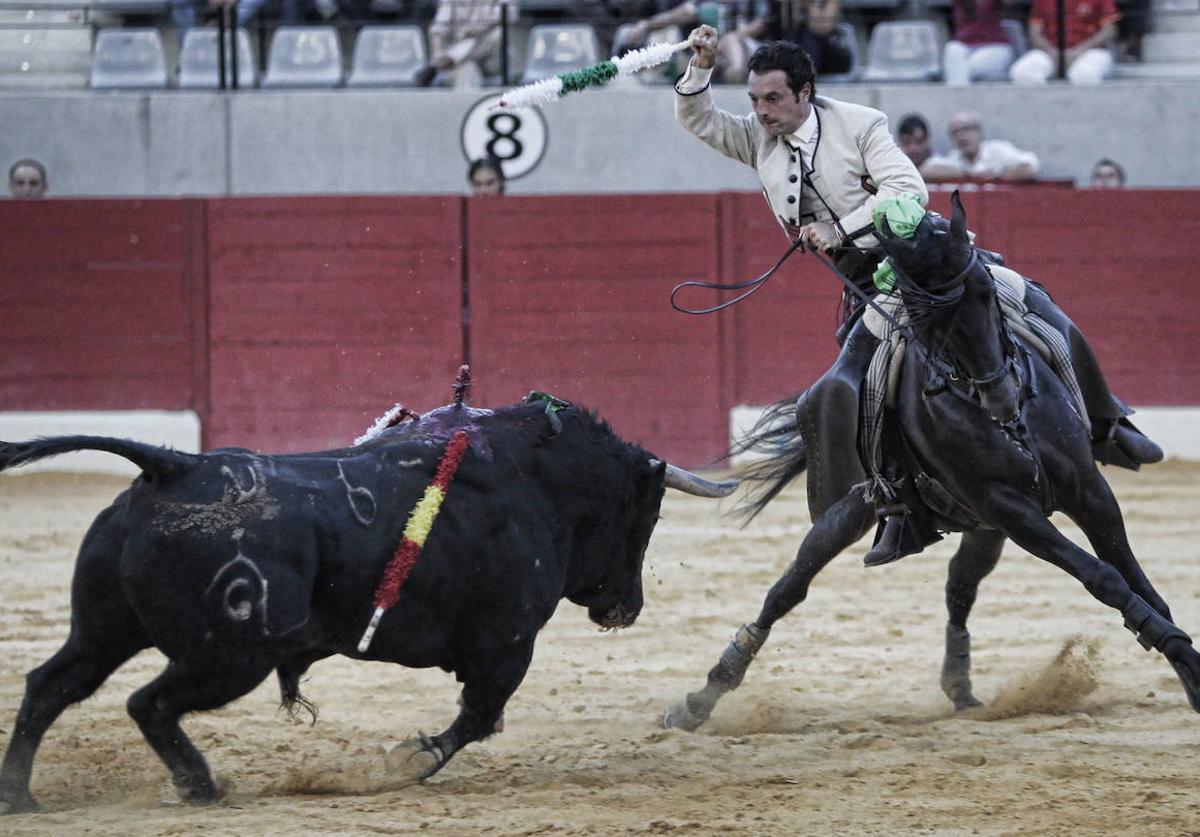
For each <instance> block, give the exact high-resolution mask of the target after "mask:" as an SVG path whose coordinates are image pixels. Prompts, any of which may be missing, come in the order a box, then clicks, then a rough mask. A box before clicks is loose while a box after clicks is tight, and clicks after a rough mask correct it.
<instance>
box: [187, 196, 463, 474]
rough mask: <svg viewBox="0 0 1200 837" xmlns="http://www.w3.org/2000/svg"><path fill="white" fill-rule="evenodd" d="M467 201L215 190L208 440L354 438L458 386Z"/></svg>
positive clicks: (315, 443) (322, 441)
mask: <svg viewBox="0 0 1200 837" xmlns="http://www.w3.org/2000/svg"><path fill="white" fill-rule="evenodd" d="M461 211H462V201H461V200H459V199H457V198H406V199H396V198H366V197H352V198H256V199H239V200H227V201H209V202H208V218H207V221H208V269H209V299H210V321H211V325H210V335H211V337H210V341H209V348H210V381H211V392H210V403H209V409H208V415H207V416H206V417H205V418H206V419H207V420H206V421H205V443H206V444H209V445H228V444H240V445H245V444H250V445H252V446H254V447H257V448H262V449H269V450H279V451H298V450H312V449H315V448H326V447H331V446H340V445H343V444H347V443H348V442H349V441H351V440H352V439H354V438H355V437H356V436H357V435H359V434H360V433H362V432H363V430H364V429H365V428H366V427H367V426H369V425H370V424H371V422H372V421H373V420H374V419H375V417H377V416H378V415H379V414H380V413H382V412H383V411H384V410H385V409H386V408H387V407H389V406H391V405H392V404H393V403H394V402H396V401H400V402H403V403H405V404H409V405H412V406H413V407H414V408H415V409H418V410H424V409H426V408H428V407H430V406H433V405H437V404H444V403H446V402H447V401H448V400H449V398H450V384H451V383H452V382H453V380H454V373H455V371H456V370H457V368H458V364H459V359H460V358H461V356H462V355H461V346H462V329H461V323H460V312H461V308H460V299H461V293H462V263H461V255H460V250H461V248H460V245H461V242H462V221H461Z"/></svg>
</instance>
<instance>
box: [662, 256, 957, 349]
mask: <svg viewBox="0 0 1200 837" xmlns="http://www.w3.org/2000/svg"><path fill="white" fill-rule="evenodd" d="M803 247H804V243H803V242H802V241H801V240H800V239H798V238H797V239H796V240H795V241H793V242H792V245H791V246H790V247H788V249H787V250H786V251H784V254H783V255H782V256H780V257H779V261H777V262H775V266H774V267H772V268H771V269H770V270H768V271H766V272H765V273H761V274H759V275H758V276H756V277H754V278H753V279H749V280H747V281H745V282H736V283H733V284H721V283H718V282H701V281H698V280H695V279H693V280H689V281H687V282H680V283H679V284H678V285H676V286H675V287H674V288H673V289H672V290H671V307H672V308H674V309H675V310H676V311H679V312H680V313H683V314H694V315H700V314H712V313H715V312H717V311H721V310H723V309H725V308H728V307H729V306H731V305H737V304H738V303H739V302H741V301H742V300H744V299H746V298H747V297H749V296H750V295H751V294H753V293H754V292H755V291H757V290H758V289H759V288H761V287H762V286H763V285H765V284H766V283H767V280H768V279H770V278H771V277H772V276H774V275H775V272H776V271H777V270H779V268H780V267H781V266H782V265H783V263H784V262H785V261H787V260H788V258H789V257H790V256H791V255H792V253H794V252H796V251H797V250H800V249H802V248H803ZM834 249H836V250H839V251H845V250H862V251H863V252H878V251H879V250H880V248H878V247H871V248H867V247H836V248H834ZM812 252H813V255H814V256H816V259H817V261H818V262H820V263H821V264H823V265H824V266H825V267H826V268H827V269H828V270H829V272H830V273H832V274H833V275H834V276H836V277H837V279H838V281H839V282H841V283H842V284H843V285H844V286H845V287H846V289H847V290H849V291H850V293H852V294H854V295H855V296H856V297H858V298H859V300H861V301H862V302H863V303H864V304H865V305H869V306H870V307H872V308H874V309H875V311H877V312H878V313H879V316H881V317H883V318H884V319H885V320H887V321H888V322H889V323H891V324H892V325H893V326H895V327H896V328H899V329H903V328H904V326H903V325H902V324H901V322H900V321H899V320H897V319H896V318H895V317H893V316H892V315H891V314H889V313H888V312H887V311H885V310H883V308H882V307H880V305H879V304H878V303H877V302H875V299H874V297H873V296H872V295H871V294H868V293H866V292H865V291H863V290H862V289H861V288H859V287H858V285H856V284H854V282H853V281H852V280H851V279H850V278H849V277H848V276H846V274H844V273H842V271H840V270H838V268H837V265H835V264H834V263H833V262H832V261H831V260H829V259H826V258H822V257H821V255H820V254H819V253H818V252H817V251H816V250H814V251H812ZM964 272H965V271H964ZM684 288H705V289H707V290H710V291H740V290H743V289H745V288H749V290H748V291H746V292H745V293H743V294H739V295H738V296H736V297H734V298H733V299H730V300H726V301H725V302H722V303H721V304H719V305H714V306H712V307H711V308H684V307H683V306H682V305H680V304H679V303H677V302H676V301H675V296H676V294H678V293H679V292H680V291H681V290H683V289H684Z"/></svg>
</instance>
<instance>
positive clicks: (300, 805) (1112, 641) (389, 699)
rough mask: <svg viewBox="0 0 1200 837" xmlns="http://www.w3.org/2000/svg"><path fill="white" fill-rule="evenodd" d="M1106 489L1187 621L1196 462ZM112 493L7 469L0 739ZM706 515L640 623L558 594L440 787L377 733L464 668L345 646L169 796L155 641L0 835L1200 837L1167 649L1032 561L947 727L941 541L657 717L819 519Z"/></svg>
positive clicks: (697, 510) (1198, 617) (845, 576)
mask: <svg viewBox="0 0 1200 837" xmlns="http://www.w3.org/2000/svg"><path fill="white" fill-rule="evenodd" d="M1109 476H1110V479H1112V480H1113V482H1114V485H1115V488H1116V491H1117V494H1118V497H1119V498H1120V499H1121V501H1122V504H1123V506H1124V509H1125V514H1126V522H1127V524H1128V526H1129V530H1130V533H1131V539H1132V542H1133V546H1134V549H1135V550H1136V551H1137V553H1138V554H1139V556H1140V558H1141V560H1142V563H1143V565H1144V566H1145V568H1146V570H1147V572H1148V574H1149V575H1150V578H1151V579H1152V580H1153V581H1154V582H1155V583H1156V584H1157V585H1158V588H1159V590H1160V591H1161V592H1162V593H1163V594H1164V596H1165V597H1166V599H1167V600H1168V602H1169V603H1170V604H1171V606H1172V608H1173V610H1174V614H1175V617H1176V619H1177V621H1178V622H1179V624H1180V625H1181V626H1182V627H1183V628H1184V629H1186V630H1190V631H1192V632H1193V633H1197V632H1200V561H1198V560H1197V557H1198V556H1197V541H1198V536H1200V523H1197V520H1196V515H1197V511H1198V510H1200V466H1197V465H1190V466H1189V465H1179V464H1168V465H1160V466H1157V467H1154V468H1150V469H1148V470H1147V471H1146V472H1145V473H1143V474H1141V475H1134V474H1128V473H1127V472H1117V471H1113V470H1112V469H1109ZM124 484H125V482H124V481H121V480H117V479H113V478H108V477H97V476H89V477H82V476H71V475H48V474H30V475H20V474H17V475H12V476H5V477H3V478H0V591H2V592H0V651H2V654H0V746H3V747H7V745H8V739H9V735H10V734H11V729H12V723H13V718H14V716H15V713H16V710H17V706H18V704H19V703H20V700H21V695H22V693H23V689H24V675H25V673H26V671H28V670H29V669H30V668H32V667H34V666H35V665H37V664H40V663H41V662H42V661H43V660H45V659H46V658H47V657H49V656H50V654H51V653H53V651H54V650H55V649H57V647H58V646H59V644H60V643H61V642H62V640H63V639H64V637H65V636H66V633H67V626H68V617H69V610H68V589H69V582H70V575H71V568H72V564H73V560H74V552H75V549H76V547H77V546H78V544H79V541H80V539H81V538H82V536H83V533H84V531H85V529H86V527H87V526H88V524H89V523H90V521H91V519H92V517H93V516H94V514H95V513H96V512H97V511H98V510H99V509H100V508H102V507H103V506H104V505H105V504H106V503H107V502H108V501H109V499H111V497H112V496H114V495H115V494H116V493H117V492H118V491H119V490H120V489H121V487H122V486H123V485H124ZM728 506H729V503H728V502H726V503H725V504H724V506H723V507H724V508H728ZM716 509H717V506H716V505H715V504H714V502H713V501H705V500H701V499H697V498H692V497H680V496H676V495H672V496H670V497H669V498H668V500H667V502H666V503H665V504H664V507H663V510H664V511H663V520H662V522H661V523H660V524H659V527H658V530H657V532H656V534H655V536H654V541H653V543H652V544H651V548H650V552H649V554H648V556H647V561H646V577H645V581H646V607H645V610H644V612H643V614H642V617H641V619H640V620H639V621H638V623H637V624H636V625H635V626H634V627H633V628H630V629H629V630H626V631H620V632H617V633H614V634H602V633H599V632H597V630H596V629H595V628H594V627H593V626H592V625H591V624H590V623H588V622H587V620H586V617H585V614H584V613H583V612H582V611H581V610H579V609H577V608H575V607H574V606H572V605H570V604H569V603H566V602H564V603H563V605H562V607H561V608H560V610H559V613H558V614H557V615H556V617H555V618H554V619H553V620H552V621H551V623H550V625H549V626H548V627H547V629H546V630H544V631H543V632H542V635H541V639H540V642H539V645H538V650H537V653H536V655H535V657H534V662H533V666H532V668H531V669H530V671H529V674H528V676H527V677H526V680H525V683H524V684H523V686H522V687H521V689H520V690H519V691H518V692H517V694H516V696H515V697H514V699H513V700H512V702H511V703H510V704H509V707H508V713H507V725H508V728H507V730H506V731H505V732H504V733H503V734H501V735H499V736H496V737H494V738H493V739H491V740H489V741H486V742H483V743H482V744H476V745H473V746H471V747H469V748H468V749H467V750H466V751H465V752H463V753H462V754H460V755H459V756H458V757H457V758H455V759H454V761H453V762H452V763H451V764H450V765H449V766H448V767H447V768H446V769H445V770H443V771H442V773H440V774H439V775H437V776H435V777H433V779H431V780H429V781H427V782H426V783H424V784H421V785H415V786H409V787H396V786H395V784H394V783H393V784H389V782H388V779H387V777H386V775H385V774H384V771H383V757H382V747H383V745H388V744H391V743H393V742H395V741H397V740H399V739H400V738H403V737H406V736H407V735H409V734H410V733H411V732H412V731H413V730H415V729H418V728H422V729H425V730H428V731H431V732H434V731H437V730H439V729H440V728H441V727H443V726H444V725H445V724H446V723H448V722H449V721H450V720H451V719H452V717H453V715H454V713H455V698H456V696H457V690H456V688H455V684H454V682H453V679H452V677H451V676H449V675H446V674H444V673H443V672H441V671H437V670H435V671H414V670H409V669H402V668H399V667H395V666H385V665H381V664H373V665H368V664H362V663H354V662H351V661H350V660H346V659H332V660H328V661H325V662H322V663H318V664H317V665H316V666H314V668H313V669H312V671H311V672H310V676H309V679H308V681H307V683H306V686H305V692H306V694H307V696H308V697H309V698H310V699H311V700H313V701H314V702H316V703H317V704H318V705H319V706H320V710H321V713H320V721H319V722H318V723H317V725H316V726H315V727H310V726H308V725H307V724H305V723H301V722H298V721H292V720H289V719H288V718H287V717H286V716H284V715H281V714H279V713H278V712H277V711H276V708H277V692H276V690H275V684H274V681H273V679H272V680H271V681H268V682H267V683H265V684H264V685H263V686H261V687H260V688H259V689H258V690H257V691H255V692H254V693H253V694H251V695H249V696H247V697H245V698H243V699H242V700H240V701H238V702H236V703H235V704H233V705H231V706H229V707H226V708H225V709H223V710H221V711H218V712H212V713H204V714H200V715H195V716H192V717H191V718H190V719H189V720H188V721H187V722H186V723H185V726H186V728H187V729H188V731H189V733H190V734H191V735H192V736H193V738H194V739H195V741H196V743H197V745H198V746H199V747H200V748H201V750H202V751H203V752H204V753H205V755H206V756H207V757H208V759H209V763H210V764H211V765H212V766H213V769H214V771H215V772H216V774H217V776H218V778H219V780H220V781H221V782H222V783H223V784H224V786H225V787H226V788H227V789H228V790H229V793H228V797H227V800H226V801H225V802H224V803H222V804H219V805H216V806H213V807H208V808H192V807H187V806H182V805H179V804H173V803H172V802H171V799H172V797H173V793H172V791H171V789H170V787H169V783H168V781H167V778H166V771H165V769H164V768H163V766H162V765H161V763H160V762H159V761H158V760H157V758H156V757H155V756H154V755H153V754H152V753H151V751H150V749H149V748H148V746H147V745H146V744H145V743H144V742H143V740H142V738H141V736H140V734H139V733H138V731H137V729H136V727H135V726H134V724H133V722H132V721H131V720H130V719H129V717H128V716H127V715H126V713H125V700H126V698H127V696H128V695H129V694H130V693H131V692H132V691H133V690H134V689H135V688H137V687H138V686H140V685H142V684H144V683H145V682H147V681H148V680H150V679H151V678H152V677H153V676H154V675H155V674H156V673H157V672H158V671H159V669H160V668H161V667H162V665H163V659H162V657H161V656H160V655H159V654H158V653H157V652H146V653H144V654H142V655H140V656H138V657H136V658H135V659H133V660H132V661H130V662H129V663H128V664H126V665H125V666H124V667H123V668H122V669H121V670H119V671H118V672H117V673H116V675H114V676H113V677H112V678H111V679H110V680H109V681H108V682H107V683H106V684H105V685H104V686H103V687H102V688H101V690H100V691H99V692H98V693H97V694H96V695H95V696H93V697H92V698H91V699H89V700H87V701H86V702H85V703H83V704H82V705H80V706H77V707H73V708H71V709H69V710H68V711H67V712H66V713H65V714H64V715H63V717H62V718H61V719H60V720H59V722H58V723H57V724H56V725H55V726H54V727H52V728H51V730H50V732H49V734H48V735H47V737H46V741H45V744H44V746H43V747H42V750H41V753H40V756H39V759H38V762H37V767H36V770H35V773H34V782H33V790H34V793H35V794H36V795H37V796H38V797H39V799H40V801H41V802H42V804H43V806H44V808H45V812H44V813H40V814H35V815H21V816H12V817H7V818H4V819H3V820H0V834H8V835H80V834H120V835H127V836H128V837H132V836H133V835H151V834H153V835H183V834H199V833H205V834H212V835H226V834H228V835H235V834H236V835H276V834H288V835H292V834H295V835H309V834H398V833H409V832H419V833H422V834H445V835H460V834H553V835H574V834H645V833H654V834H660V833H667V832H677V833H684V834H771V835H775V834H781V835H790V834H813V835H830V834H878V835H896V834H939V835H942V834H984V835H1015V834H1022V835H1024V834H1070V835H1072V837H1076V835H1081V834H1137V835H1147V837H1148V836H1149V835H1185V834H1190V835H1200V763H1198V762H1200V758H1198V757H1200V718H1197V717H1196V715H1195V713H1193V712H1192V711H1191V710H1190V709H1189V707H1188V705H1187V702H1186V700H1185V698H1184V696H1183V693H1182V690H1181V688H1180V686H1179V684H1178V681H1177V680H1176V679H1175V677H1174V674H1173V673H1172V671H1171V669H1170V667H1169V665H1168V664H1167V663H1166V661H1165V660H1163V659H1162V658H1161V657H1159V655H1158V654H1156V653H1147V652H1144V651H1142V650H1141V648H1140V647H1139V646H1138V645H1137V644H1136V643H1135V641H1134V639H1133V637H1132V635H1131V634H1129V632H1127V631H1126V630H1125V629H1124V628H1123V627H1122V626H1121V619H1120V616H1119V614H1117V613H1115V612H1113V611H1109V610H1108V609H1106V608H1104V607H1103V606H1101V605H1100V604H1099V603H1097V602H1095V601H1093V600H1092V599H1091V598H1090V597H1089V596H1088V595H1087V594H1086V593H1085V592H1084V590H1083V589H1082V587H1081V586H1080V585H1079V584H1077V583H1076V582H1075V581H1073V580H1072V579H1070V578H1068V577H1067V576H1065V575H1064V574H1062V573H1060V572H1059V571H1058V570H1055V569H1054V568H1052V567H1050V566H1049V565H1046V564H1043V563H1042V562H1040V561H1038V560H1036V559H1033V558H1031V557H1029V556H1028V555H1026V554H1024V553H1022V552H1021V551H1019V550H1017V549H1015V548H1010V549H1009V550H1008V551H1006V553H1005V557H1004V559H1003V560H1002V561H1001V564H1000V566H999V568H998V569H997V571H996V572H995V573H994V574H993V576H992V577H991V578H989V579H987V580H986V581H985V582H984V586H983V589H982V591H981V594H980V598H979V602H978V604H977V606H976V609H975V614H974V618H973V620H972V622H971V629H972V634H973V636H974V639H975V656H974V662H975V673H974V678H975V688H976V693H977V695H978V696H979V697H980V698H981V699H983V700H985V701H986V702H987V704H988V705H987V707H986V708H984V709H983V710H976V711H975V712H974V713H971V714H966V715H959V716H955V715H954V713H953V712H952V711H951V708H950V704H949V702H948V701H947V700H946V699H945V698H944V697H943V696H942V694H941V691H940V689H939V688H938V671H939V666H940V663H941V652H942V632H943V626H944V622H945V610H944V606H943V602H942V585H943V582H944V580H945V565H946V560H947V558H948V557H949V555H950V553H951V548H952V545H953V544H954V543H955V542H956V540H957V539H956V538H951V539H948V542H947V543H944V544H939V545H938V547H937V548H934V549H932V550H930V551H929V552H927V553H926V554H924V555H920V556H914V557H911V558H908V559H905V560H904V561H902V562H900V563H898V564H893V565H890V566H886V567H881V568H877V569H872V570H865V569H863V567H862V566H861V565H860V563H859V558H860V557H861V555H862V552H863V551H864V550H865V549H866V544H860V545H859V547H857V548H856V549H855V550H853V551H852V553H850V554H847V555H845V556H843V557H842V558H841V559H839V560H838V561H835V562H834V564H832V565H831V566H830V567H829V569H827V570H826V573H825V574H824V575H823V576H821V577H820V578H818V579H817V581H816V582H815V584H814V587H813V590H812V593H811V595H810V597H809V600H808V602H807V603H805V604H804V605H802V606H801V607H800V608H799V609H798V610H797V611H796V612H795V613H793V614H792V615H791V616H790V617H789V618H788V619H786V620H784V621H783V622H781V623H780V624H779V626H778V627H777V628H776V629H775V631H774V633H773V635H772V636H771V639H770V642H769V643H768V645H767V646H766V648H765V649H764V650H763V652H762V653H761V654H760V656H759V658H758V660H757V661H756V662H755V664H754V666H753V667H752V668H751V670H750V673H749V675H748V677H747V680H746V682H745V684H744V685H743V686H742V688H741V689H740V690H739V691H737V692H735V693H734V694H732V695H729V696H728V697H726V698H725V700H724V701H723V702H722V704H721V705H720V706H719V707H718V709H717V712H716V714H715V715H714V717H713V719H712V721H710V722H709V724H707V725H706V726H704V727H702V728H701V730H700V731H698V732H697V733H692V734H689V733H683V732H678V731H665V730H662V729H660V728H659V718H660V717H661V715H662V712H663V709H664V708H665V707H666V706H667V705H668V704H670V703H671V702H672V701H674V700H676V699H677V698H679V697H680V696H682V695H683V694H684V693H685V692H687V691H689V690H692V689H696V688H698V687H699V686H700V685H702V683H703V676H704V673H705V672H706V671H707V670H708V668H709V667H710V666H711V665H712V664H713V663H714V662H715V661H716V659H717V656H718V655H719V653H720V651H721V649H722V648H723V647H724V646H725V644H726V642H727V641H728V640H729V639H730V637H731V636H732V634H733V632H734V630H735V629H736V628H737V627H738V625H740V624H742V623H743V622H746V621H749V620H750V619H751V618H753V617H754V616H755V614H756V613H757V611H758V607H759V604H760V602H761V600H762V597H763V595H764V594H765V592H766V590H767V588H768V587H769V586H770V584H771V583H772V582H773V581H774V580H775V579H776V578H777V577H778V575H779V574H780V572H781V571H782V570H783V568H784V567H785V566H786V565H787V563H788V562H789V561H790V560H791V557H792V555H793V552H794V549H795V547H796V545H797V544H798V543H799V541H800V538H801V536H802V535H803V533H804V532H805V531H806V529H807V525H808V519H807V512H806V511H805V509H806V506H805V504H804V499H803V494H802V492H800V491H792V492H790V493H788V494H786V495H785V496H784V497H782V498H781V499H780V500H777V501H776V503H775V504H774V505H773V506H772V508H771V509H769V510H768V513H767V514H766V515H764V518H763V519H760V520H759V521H756V522H755V523H754V524H752V525H751V527H750V528H748V529H745V530H742V529H739V528H738V526H737V525H736V522H735V521H734V520H732V519H731V518H728V517H722V516H718V515H717V514H716V513H715V512H716ZM1067 531H1068V534H1069V535H1070V536H1071V537H1073V538H1075V539H1076V540H1078V539H1079V533H1078V532H1077V531H1075V530H1074V529H1068V530H1067ZM1198 635H1200V634H1198Z"/></svg>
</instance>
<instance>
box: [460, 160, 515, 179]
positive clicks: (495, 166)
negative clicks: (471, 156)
mask: <svg viewBox="0 0 1200 837" xmlns="http://www.w3.org/2000/svg"><path fill="white" fill-rule="evenodd" d="M480 169H491V170H492V171H494V172H495V173H496V174H498V175H499V176H500V181H501V182H504V181H506V180H507V179H508V178H506V177H505V176H504V169H502V168H501V167H500V160H499V159H497V158H496V157H480V158H479V159H478V160H472V161H471V165H470V166H468V167H467V180H471V179H472V178H473V177H475V172H477V171H479V170H480Z"/></svg>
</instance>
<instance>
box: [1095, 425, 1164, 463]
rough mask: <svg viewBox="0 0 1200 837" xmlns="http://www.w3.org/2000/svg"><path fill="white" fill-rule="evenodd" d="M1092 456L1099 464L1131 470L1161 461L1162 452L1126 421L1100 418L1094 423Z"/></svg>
mask: <svg viewBox="0 0 1200 837" xmlns="http://www.w3.org/2000/svg"><path fill="white" fill-rule="evenodd" d="M1093 427H1094V430H1093V434H1092V455H1093V456H1094V457H1095V458H1096V461H1097V462H1099V463H1101V464H1102V465H1117V466H1119V467H1121V468H1128V469H1130V470H1131V471H1136V470H1138V469H1139V468H1140V467H1141V466H1142V465H1150V464H1153V463H1155V462H1161V461H1162V458H1163V450H1162V448H1160V447H1159V446H1158V445H1156V444H1155V443H1154V442H1152V441H1151V440H1150V439H1148V438H1146V436H1144V435H1143V434H1142V432H1141V431H1140V430H1138V429H1137V427H1135V426H1134V424H1133V422H1131V421H1130V420H1129V419H1127V418H1120V419H1116V420H1113V419H1102V420H1100V421H1096V422H1094V423H1093Z"/></svg>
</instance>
